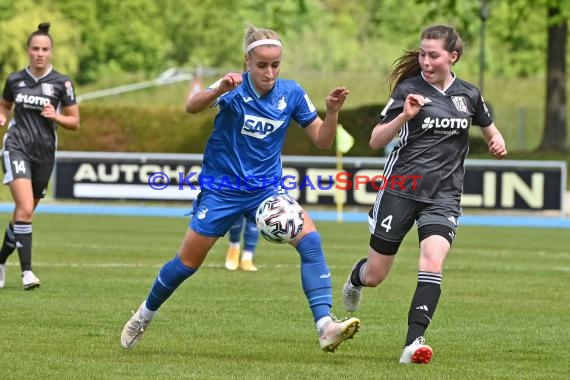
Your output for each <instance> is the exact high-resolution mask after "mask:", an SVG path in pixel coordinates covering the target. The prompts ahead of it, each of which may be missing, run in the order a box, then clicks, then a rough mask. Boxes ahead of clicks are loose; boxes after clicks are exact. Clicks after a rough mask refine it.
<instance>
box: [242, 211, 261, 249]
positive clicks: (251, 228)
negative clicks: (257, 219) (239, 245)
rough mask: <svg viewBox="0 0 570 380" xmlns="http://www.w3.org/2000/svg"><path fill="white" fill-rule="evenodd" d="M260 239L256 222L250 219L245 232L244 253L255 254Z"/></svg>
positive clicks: (246, 223)
mask: <svg viewBox="0 0 570 380" xmlns="http://www.w3.org/2000/svg"><path fill="white" fill-rule="evenodd" d="M258 239H259V231H258V230H257V226H256V225H255V223H254V222H252V221H250V220H249V219H248V220H247V221H246V222H245V230H244V232H243V249H244V251H250V252H255V246H256V245H257V240H258Z"/></svg>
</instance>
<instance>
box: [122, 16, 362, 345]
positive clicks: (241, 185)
mask: <svg viewBox="0 0 570 380" xmlns="http://www.w3.org/2000/svg"><path fill="white" fill-rule="evenodd" d="M244 47H245V64H246V68H247V70H246V72H245V73H243V74H239V73H228V74H226V75H225V76H224V77H223V78H221V79H220V80H219V81H218V82H217V83H216V85H215V86H211V87H210V88H208V89H205V90H203V91H200V92H198V93H196V94H193V95H190V96H189V97H188V99H187V101H186V111H187V112H189V113H198V112H201V111H203V110H205V109H207V108H208V107H211V106H216V107H217V108H218V114H217V115H216V117H215V120H214V129H213V131H212V134H211V136H210V138H209V140H208V142H207V145H206V149H205V153H204V161H203V165H202V172H201V174H200V178H199V180H200V184H201V192H200V194H199V196H198V199H197V200H196V201H195V202H194V204H193V218H192V220H191V222H190V226H189V227H190V228H189V229H188V231H187V233H186V236H185V238H184V240H183V242H182V245H181V247H180V250H179V251H178V254H177V255H176V256H175V257H174V258H173V259H172V260H171V261H169V262H167V263H166V264H164V266H163V267H162V268H161V269H160V271H159V273H158V276H157V278H156V280H155V282H154V284H153V286H152V289H151V291H150V293H149V295H148V297H147V298H146V300H145V301H144V302H143V303H142V304H141V305H140V307H139V309H138V310H137V311H136V312H135V313H134V315H133V316H132V317H131V319H130V320H129V321H128V322H127V323H126V324H125V327H124V328H123V331H122V334H121V345H122V346H123V347H124V348H132V347H133V346H134V345H135V344H136V343H137V342H138V341H139V339H140V338H141V337H142V335H143V333H144V332H145V331H146V329H147V327H148V325H149V323H150V322H151V320H152V318H153V317H154V315H155V313H156V312H157V310H158V309H159V308H160V306H161V305H162V304H163V303H164V302H165V301H166V300H167V299H168V298H169V297H170V295H171V294H172V293H173V292H174V291H175V290H176V288H178V286H180V284H182V282H184V280H186V279H187V278H188V277H190V276H192V275H193V274H194V273H195V272H196V271H197V270H198V268H199V267H200V265H201V264H202V262H203V261H204V259H205V258H206V256H207V254H208V252H209V251H210V249H211V248H212V246H213V245H214V243H215V242H216V241H217V240H218V239H219V238H220V237H221V236H223V235H224V234H225V233H226V232H227V231H228V230H229V229H230V227H231V226H232V225H233V224H234V222H235V221H236V220H237V219H238V218H240V217H241V216H242V215H245V216H246V217H247V218H249V219H250V220H253V219H254V218H255V212H256V210H257V207H258V205H259V204H260V203H261V202H263V200H265V199H266V198H268V197H269V196H272V195H275V194H279V193H283V192H284V191H283V190H282V189H281V188H280V187H279V183H280V178H281V175H282V167H281V151H282V148H283V144H284V141H285V137H286V133H287V129H288V128H289V125H290V124H291V121H292V120H295V121H296V122H297V123H298V124H299V125H300V126H301V127H302V128H303V129H304V131H305V132H306V134H307V135H308V137H309V138H310V139H311V141H313V143H314V144H315V145H316V146H317V147H318V148H322V149H327V148H329V147H330V146H331V145H332V143H333V141H334V138H335V135H336V129H337V121H338V113H339V111H340V109H341V108H342V105H343V104H344V101H345V99H346V96H347V95H348V90H347V89H346V88H344V87H339V88H336V89H334V90H332V91H331V92H330V93H329V94H328V96H327V97H326V109H327V111H326V115H325V118H324V120H322V119H321V118H320V117H319V116H318V114H317V112H316V110H315V107H314V106H313V104H312V103H311V101H310V99H309V97H308V95H307V94H306V93H305V91H304V90H303V88H302V87H301V86H300V85H299V84H298V83H296V82H295V81H292V80H285V79H278V75H279V70H280V68H281V58H282V46H281V40H280V37H279V35H278V34H277V33H275V32H274V31H272V30H269V29H257V28H255V27H253V26H249V27H248V28H247V30H246V33H245V37H244ZM304 218H305V223H304V227H303V230H302V232H301V233H300V234H299V236H297V237H296V238H295V239H294V240H293V241H292V242H291V245H292V246H293V247H295V249H296V250H297V251H298V252H299V256H300V259H301V283H302V287H303V291H304V293H305V296H306V298H307V301H308V304H309V307H310V309H311V312H312V314H313V320H314V322H315V325H316V329H317V333H318V336H319V343H320V347H321V349H322V350H323V351H325V352H332V351H334V350H335V349H336V347H337V346H338V345H339V344H341V343H342V342H343V341H344V340H346V339H349V338H352V337H353V336H354V334H355V333H356V332H357V330H358V327H359V325H360V321H359V320H358V319H357V318H350V319H347V320H344V321H337V320H333V318H332V317H331V313H330V311H331V307H332V289H331V278H330V277H331V276H330V271H329V268H328V266H327V264H326V262H325V258H324V254H323V248H322V244H321V238H320V235H319V233H318V232H317V231H316V228H315V225H314V223H313V221H312V220H311V218H310V217H309V215H308V214H307V213H306V212H304Z"/></svg>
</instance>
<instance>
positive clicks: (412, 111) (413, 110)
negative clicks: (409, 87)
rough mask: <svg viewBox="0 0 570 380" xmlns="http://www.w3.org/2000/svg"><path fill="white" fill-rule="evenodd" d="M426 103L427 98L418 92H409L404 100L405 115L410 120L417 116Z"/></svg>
mask: <svg viewBox="0 0 570 380" xmlns="http://www.w3.org/2000/svg"><path fill="white" fill-rule="evenodd" d="M424 104H425V98H424V97H423V96H421V95H418V94H409V95H408V96H406V100H405V102H404V115H405V116H406V118H407V119H408V120H409V119H411V118H413V117H414V116H416V115H417V114H418V112H420V109H421V108H422V107H423V105H424Z"/></svg>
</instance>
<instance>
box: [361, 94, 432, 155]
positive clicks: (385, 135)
mask: <svg viewBox="0 0 570 380" xmlns="http://www.w3.org/2000/svg"><path fill="white" fill-rule="evenodd" d="M424 101H425V100H424V97H423V96H421V95H417V94H409V95H408V96H407V97H406V101H405V103H404V109H403V111H402V113H400V114H399V115H398V116H396V118H394V119H393V120H391V121H390V122H389V123H385V124H380V123H379V124H376V127H374V129H373V130H372V135H371V136H370V143H369V145H370V147H371V148H372V149H374V150H378V149H381V148H383V147H385V146H386V144H388V143H389V142H390V141H392V140H393V139H394V137H396V135H397V134H398V132H399V131H400V129H401V128H402V126H403V125H404V124H406V123H407V122H408V121H409V120H410V119H412V118H413V117H414V116H416V115H417V114H418V112H420V109H421V108H422V106H423V105H424Z"/></svg>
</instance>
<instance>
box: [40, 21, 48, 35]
mask: <svg viewBox="0 0 570 380" xmlns="http://www.w3.org/2000/svg"><path fill="white" fill-rule="evenodd" d="M49 27H50V23H49V22H42V23H41V24H40V25H38V31H40V32H42V33H45V34H48V33H49Z"/></svg>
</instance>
